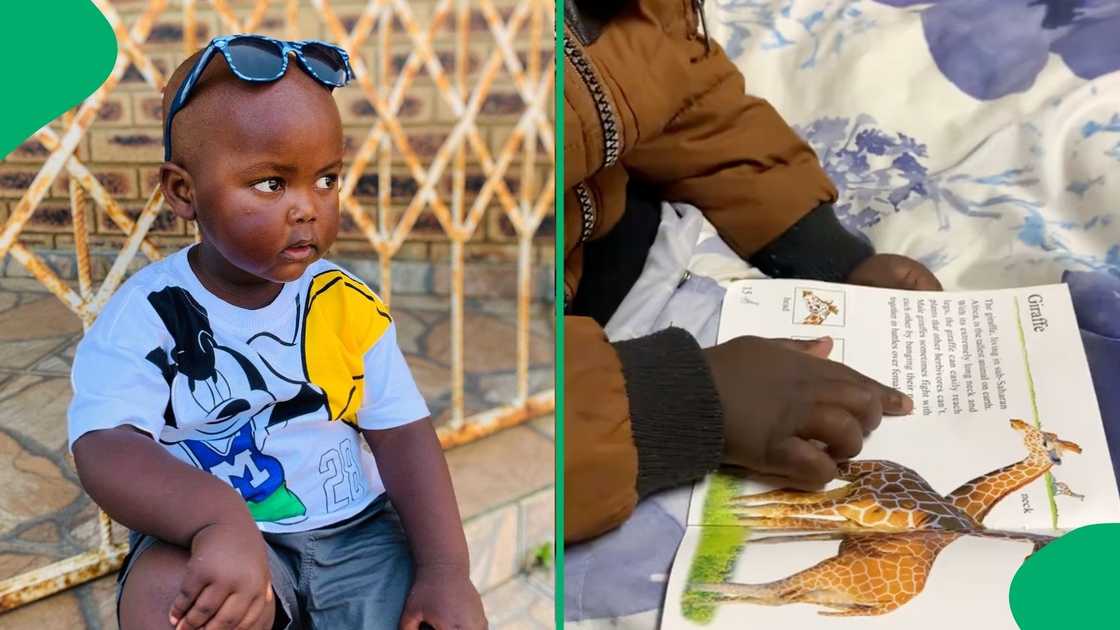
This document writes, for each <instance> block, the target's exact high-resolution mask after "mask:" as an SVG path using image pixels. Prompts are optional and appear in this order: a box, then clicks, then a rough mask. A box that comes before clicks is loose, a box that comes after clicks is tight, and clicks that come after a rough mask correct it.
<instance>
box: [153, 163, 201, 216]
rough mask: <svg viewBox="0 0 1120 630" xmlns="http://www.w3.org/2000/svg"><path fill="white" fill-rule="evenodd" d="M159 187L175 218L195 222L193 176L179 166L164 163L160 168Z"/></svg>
mask: <svg viewBox="0 0 1120 630" xmlns="http://www.w3.org/2000/svg"><path fill="white" fill-rule="evenodd" d="M159 186H160V188H161V189H162V190H163V198H164V200H165V201H166V202H167V205H169V206H171V211H172V212H174V213H175V216H177V217H180V218H182V219H185V220H187V221H194V219H195V214H194V180H193V179H191V174H190V173H188V172H187V170H186V169H184V168H183V167H182V166H179V165H178V164H175V163H173V162H164V163H163V164H162V165H161V166H160V167H159Z"/></svg>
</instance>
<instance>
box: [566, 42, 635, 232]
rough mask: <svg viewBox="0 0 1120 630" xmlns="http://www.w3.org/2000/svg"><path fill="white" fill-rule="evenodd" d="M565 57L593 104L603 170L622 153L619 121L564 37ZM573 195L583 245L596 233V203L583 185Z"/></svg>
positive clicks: (575, 49)
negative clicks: (601, 147)
mask: <svg viewBox="0 0 1120 630" xmlns="http://www.w3.org/2000/svg"><path fill="white" fill-rule="evenodd" d="M564 55H565V56H566V57H567V58H568V60H569V61H571V62H572V66H574V67H575V69H576V73H577V74H578V75H579V78H580V80H582V81H583V83H584V85H586V86H587V91H588V92H589V93H590V94H591V99H592V100H593V101H594V102H595V111H596V113H598V115H599V125H600V127H601V128H602V131H603V168H608V167H610V166H613V165H614V164H615V163H617V162H618V158H619V156H620V155H621V154H622V133H621V132H620V131H619V122H618V118H617V116H616V115H615V112H614V108H613V107H612V106H611V102H610V98H609V97H608V96H607V91H606V90H605V89H604V88H603V86H602V84H601V83H599V79H598V77H596V76H595V71H594V70H593V69H592V67H591V62H589V61H588V60H587V57H586V56H584V54H583V51H582V50H581V49H580V48H579V47H578V46H577V45H576V44H575V43H574V42H572V40H571V38H570V37H568V36H565V37H564ZM573 192H575V194H576V199H577V200H578V202H579V210H580V215H581V219H582V225H581V229H580V236H579V242H580V243H584V242H586V241H587V240H588V239H589V238H591V233H592V232H593V231H594V230H595V223H596V218H597V216H596V214H597V213H596V212H595V201H594V199H593V198H592V196H591V189H590V188H589V187H588V186H587V184H586V183H584V182H580V183H578V184H576V185H575V187H574V189H573Z"/></svg>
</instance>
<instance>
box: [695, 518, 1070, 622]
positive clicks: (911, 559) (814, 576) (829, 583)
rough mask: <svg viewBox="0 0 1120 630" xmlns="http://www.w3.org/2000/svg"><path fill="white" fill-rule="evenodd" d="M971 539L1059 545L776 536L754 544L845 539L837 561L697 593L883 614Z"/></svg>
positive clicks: (924, 533) (934, 534)
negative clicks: (954, 546)
mask: <svg viewBox="0 0 1120 630" xmlns="http://www.w3.org/2000/svg"><path fill="white" fill-rule="evenodd" d="M966 535H975V536H981V537H985V538H1002V539H1008V540H1019V541H1026V542H1030V543H1031V545H1032V553H1033V552H1035V551H1038V550H1039V549H1041V548H1042V547H1043V546H1045V545H1046V544H1047V543H1049V542H1050V541H1051V540H1053V537H1051V536H1044V535H1040V534H1031V533H1028V532H1004V531H999V530H983V529H980V530H973V531H959V532H947V531H938V530H921V531H912V532H898V533H890V534H887V533H875V532H866V533H850V534H843V535H837V534H823V535H819V534H818V535H815V534H806V535H799V536H774V537H770V538H763V539H761V540H758V541H752V543H751V544H766V543H769V544H773V543H777V542H789V541H802V540H829V539H835V538H836V537H838V536H839V538H840V548H839V550H838V552H837V554H836V555H835V556H832V557H830V558H826V559H825V560H822V561H821V562H818V563H817V564H815V565H813V566H811V567H809V568H808V569H805V570H803V571H799V572H797V573H794V574H793V575H791V576H789V577H787V578H782V579H780V580H774V581H773V582H764V583H761V584H740V583H722V584H697V585H694V586H693V587H692V589H693V590H695V591H698V592H706V593H713V594H715V595H716V601H728V602H742V603H751V604H757V605H762V606H784V605H786V604H795V603H802V604H816V605H818V606H822V607H824V608H828V609H831V610H820V611H818V614H820V615H824V616H829V617H855V616H873V615H883V614H886V613H889V612H891V611H893V610H896V609H898V608H899V607H900V606H902V605H903V604H906V603H907V602H909V601H910V600H912V599H914V597H916V596H917V595H918V594H920V593H921V592H922V589H923V588H925V584H926V580H927V579H928V578H929V575H930V571H932V569H933V564H934V561H936V560H937V556H938V555H939V554H940V553H941V551H942V550H944V549H945V548H946V547H948V546H949V545H950V544H951V543H952V542H953V541H955V540H957V539H958V538H960V537H962V536H966ZM1028 557H1029V556H1028Z"/></svg>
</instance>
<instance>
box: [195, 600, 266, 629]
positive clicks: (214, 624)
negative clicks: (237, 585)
mask: <svg viewBox="0 0 1120 630" xmlns="http://www.w3.org/2000/svg"><path fill="white" fill-rule="evenodd" d="M253 599H259V598H256V597H254V598H252V599H250V598H249V597H246V596H245V595H242V594H240V593H231V594H230V595H229V597H226V599H225V601H223V602H222V605H221V607H220V608H218V610H217V612H215V613H214V615H213V616H212V617H210V619H209V620H208V621H207V622H206V627H207V628H239V627H241V625H240V624H241V623H242V621H243V620H244V619H245V615H246V614H247V613H248V612H249V605H250V604H252V603H253Z"/></svg>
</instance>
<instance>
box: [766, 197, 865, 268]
mask: <svg viewBox="0 0 1120 630" xmlns="http://www.w3.org/2000/svg"><path fill="white" fill-rule="evenodd" d="M874 253H875V249H874V248H873V247H871V245H870V244H869V243H867V242H866V241H864V240H863V239H862V238H860V237H859V236H857V235H855V234H853V233H851V232H849V231H848V229H847V228H845V227H844V226H843V224H841V223H840V221H839V219H837V218H836V213H835V212H834V211H833V209H832V206H831V205H829V204H824V205H821V206H817V208H816V209H814V210H813V211H812V212H810V213H809V214H807V215H805V216H804V217H802V218H801V220H800V221H798V222H797V223H795V224H793V226H792V227H790V228H789V229H788V230H786V231H785V232H783V233H782V235H781V236H779V237H778V238H776V239H774V240H773V241H772V242H770V243H769V244H768V245H766V247H763V248H762V249H761V250H759V251H758V252H756V253H755V254H754V255H753V256H751V257H750V258H749V259H748V261H749V262H750V263H751V264H752V265H754V266H755V267H758V269H759V270H760V271H762V273H764V274H766V275H768V276H770V277H771V278H804V279H806V280H824V281H826V282H843V281H844V280H845V279H846V278H847V277H848V275H849V274H850V273H852V270H853V269H855V268H856V267H857V266H859V264H860V263H862V262H863V261H865V260H867V258H868V257H870V256H871V255H873V254H874Z"/></svg>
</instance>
